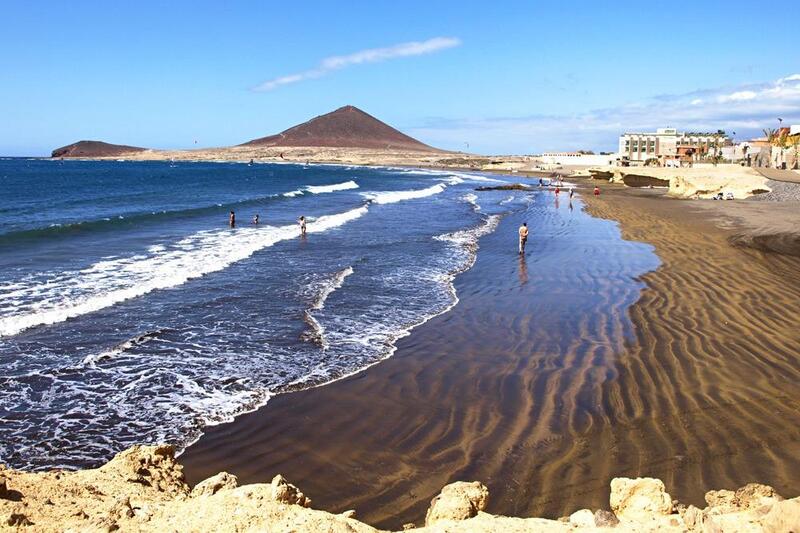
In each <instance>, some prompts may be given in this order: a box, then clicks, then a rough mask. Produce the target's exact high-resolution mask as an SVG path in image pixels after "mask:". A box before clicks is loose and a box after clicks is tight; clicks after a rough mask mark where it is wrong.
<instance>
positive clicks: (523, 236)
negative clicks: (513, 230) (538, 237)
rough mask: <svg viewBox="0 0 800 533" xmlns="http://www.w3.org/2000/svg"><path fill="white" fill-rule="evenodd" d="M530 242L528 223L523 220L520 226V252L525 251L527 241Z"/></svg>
mask: <svg viewBox="0 0 800 533" xmlns="http://www.w3.org/2000/svg"><path fill="white" fill-rule="evenodd" d="M527 242H528V223H527V222H523V223H522V225H521V226H520V227H519V253H520V254H524V253H525V243H527Z"/></svg>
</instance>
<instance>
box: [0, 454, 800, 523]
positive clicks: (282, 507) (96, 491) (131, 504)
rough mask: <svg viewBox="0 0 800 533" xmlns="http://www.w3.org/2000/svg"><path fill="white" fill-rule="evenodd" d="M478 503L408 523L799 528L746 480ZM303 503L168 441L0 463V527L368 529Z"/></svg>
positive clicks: (481, 497) (622, 483)
mask: <svg viewBox="0 0 800 533" xmlns="http://www.w3.org/2000/svg"><path fill="white" fill-rule="evenodd" d="M488 502H489V491H488V489H487V488H486V487H485V486H484V485H483V484H481V483H479V482H477V481H472V482H462V481H459V482H456V483H452V484H450V485H447V486H446V487H444V488H443V489H442V492H441V493H440V494H439V495H438V496H436V497H435V498H434V499H433V500H432V501H431V505H430V508H429V509H428V512H427V515H426V516H425V517H424V524H425V526H424V527H420V528H419V529H418V530H419V531H421V532H441V533H444V532H467V531H470V532H474V531H475V532H509V533H514V532H523V531H537V532H551V531H574V530H580V531H596V530H601V529H602V530H608V529H609V528H611V529H613V530H615V531H637V532H640V531H703V532H712V531H713V532H717V531H734V532H745V531H748V532H749V531H769V532H789V531H800V498H794V499H790V500H785V499H784V498H782V497H781V496H779V495H778V494H776V493H775V491H774V490H773V489H772V488H771V487H768V486H766V485H759V484H756V483H751V484H749V485H746V486H745V487H742V488H740V489H739V490H737V491H730V490H718V491H711V492H709V493H707V494H706V502H707V503H708V506H707V507H706V508H705V509H698V508H696V507H694V506H691V505H689V506H685V505H683V504H680V503H678V502H677V500H673V499H672V498H671V497H670V495H669V494H667V493H666V492H665V489H664V484H663V483H662V482H661V481H660V480H658V479H652V478H638V479H628V478H616V479H614V480H612V482H611V498H610V502H609V504H610V511H609V510H597V511H594V512H593V511H592V510H589V509H581V510H579V511H576V512H575V513H573V514H572V515H570V516H569V517H564V518H561V519H559V520H547V519H543V518H510V517H504V516H494V515H491V514H488V513H485V512H484V509H486V506H487V504H488ZM310 506H311V500H310V499H309V498H308V497H307V496H305V495H304V494H303V493H302V492H301V491H300V490H299V489H298V488H297V487H295V486H294V485H292V484H290V483H288V482H287V481H286V480H285V479H284V478H283V477H282V476H280V475H278V476H275V478H274V479H273V480H272V483H269V484H264V483H261V484H254V485H244V486H241V487H239V486H238V485H237V481H236V477H235V476H232V475H230V474H228V473H225V472H221V473H219V474H217V475H215V476H213V477H211V478H209V479H206V480H205V481H202V482H201V483H198V484H197V485H196V486H195V487H194V488H190V487H189V486H188V485H187V484H186V482H185V480H184V476H183V467H182V466H181V465H180V464H178V463H177V462H176V461H175V454H174V449H173V448H172V447H171V446H134V447H132V448H130V449H128V450H126V451H124V452H122V453H120V454H118V455H117V456H116V457H115V458H114V459H112V460H111V461H110V462H109V463H107V464H106V465H104V466H102V467H100V468H98V469H94V470H83V471H78V472H66V471H52V472H43V473H28V472H20V471H16V470H8V469H4V468H2V467H0V529H2V530H25V531H103V532H106V531H270V532H278V531H287V532H288V531H293V532H348V533H361V532H364V533H367V532H376V531H378V530H377V529H375V528H373V527H371V526H369V525H367V524H364V523H362V522H359V521H358V520H356V519H355V516H356V514H355V511H348V512H345V513H342V514H331V513H327V512H325V511H318V510H314V509H311V508H310ZM420 518H422V517H420ZM421 522H422V520H421ZM414 527H415V526H414V525H413V524H408V525H406V526H405V528H406V529H411V528H414Z"/></svg>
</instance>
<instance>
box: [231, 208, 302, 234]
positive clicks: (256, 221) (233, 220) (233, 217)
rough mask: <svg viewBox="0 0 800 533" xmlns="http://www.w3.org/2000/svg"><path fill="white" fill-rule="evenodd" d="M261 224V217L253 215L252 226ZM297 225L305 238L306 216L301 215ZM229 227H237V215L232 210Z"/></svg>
mask: <svg viewBox="0 0 800 533" xmlns="http://www.w3.org/2000/svg"><path fill="white" fill-rule="evenodd" d="M260 223H261V215H259V214H258V213H256V214H255V215H253V220H252V222H251V224H254V225H256V226H257V225H258V224H260ZM297 223H298V224H299V225H300V236H301V237H305V236H306V231H307V228H306V217H305V216H304V215H300V218H298V219H297ZM228 225H230V227H232V228H235V227H236V213H235V212H234V211H233V210H231V212H230V214H229V215H228Z"/></svg>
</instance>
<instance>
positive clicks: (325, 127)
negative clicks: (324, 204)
mask: <svg viewBox="0 0 800 533" xmlns="http://www.w3.org/2000/svg"><path fill="white" fill-rule="evenodd" d="M241 146H255V147H262V146H263V147H268V146H332V147H339V148H374V149H391V150H407V151H414V152H439V151H441V150H439V149H437V148H433V147H432V146H428V145H427V144H423V143H421V142H419V141H418V140H416V139H414V138H412V137H409V136H408V135H406V134H405V133H401V132H399V131H397V130H396V129H394V128H393V127H391V126H389V125H388V124H386V123H385V122H381V121H380V120H378V119H377V118H375V117H373V116H372V115H369V114H367V113H365V112H363V111H361V110H360V109H358V108H357V107H353V106H351V105H348V106H344V107H340V108H339V109H337V110H336V111H332V112H330V113H327V114H325V115H320V116H318V117H315V118H312V119H311V120H309V121H308V122H304V123H302V124H299V125H297V126H294V127H291V128H289V129H288V130H285V131H283V132H281V133H278V134H277V135H270V136H269V137H262V138H260V139H254V140H252V141H250V142H246V143H244V144H242V145H241Z"/></svg>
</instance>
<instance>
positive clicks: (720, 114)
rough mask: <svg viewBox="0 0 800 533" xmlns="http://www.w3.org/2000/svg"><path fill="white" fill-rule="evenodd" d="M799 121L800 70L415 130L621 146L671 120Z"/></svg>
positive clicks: (456, 139) (511, 144)
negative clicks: (582, 107) (569, 110)
mask: <svg viewBox="0 0 800 533" xmlns="http://www.w3.org/2000/svg"><path fill="white" fill-rule="evenodd" d="M778 117H782V118H783V123H784V124H800V74H792V75H790V76H786V77H784V78H780V79H778V80H776V81H771V82H765V83H756V84H747V85H741V86H736V87H724V88H715V89H701V90H697V91H692V92H691V93H684V94H664V95H659V96H654V97H652V98H650V99H648V100H645V101H643V102H637V103H632V104H629V105H624V106H617V107H610V108H604V109H594V110H590V111H585V112H578V113H574V114H568V115H556V114H536V115H529V116H523V117H486V118H477V119H474V118H473V119H441V118H439V119H437V118H432V119H430V120H429V121H428V123H427V124H425V125H423V126H422V127H419V128H413V129H410V130H409V133H411V134H412V135H414V136H416V137H419V138H421V139H422V140H424V141H425V142H428V143H431V144H434V145H438V146H442V147H444V148H452V149H464V146H465V144H464V143H465V142H469V143H470V146H471V147H472V149H474V150H478V151H481V152H484V153H536V152H543V151H548V150H574V149H581V148H590V149H594V150H614V149H616V146H617V139H618V137H619V135H620V134H621V133H623V132H625V131H652V130H654V129H655V128H659V127H667V126H672V127H676V128H678V129H682V130H688V131H692V130H694V131H699V130H705V131H716V130H718V129H724V130H726V131H728V132H733V131H735V132H737V137H738V138H746V137H751V136H756V135H760V133H761V130H762V128H767V127H776V126H777V125H778V124H777V119H778Z"/></svg>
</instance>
